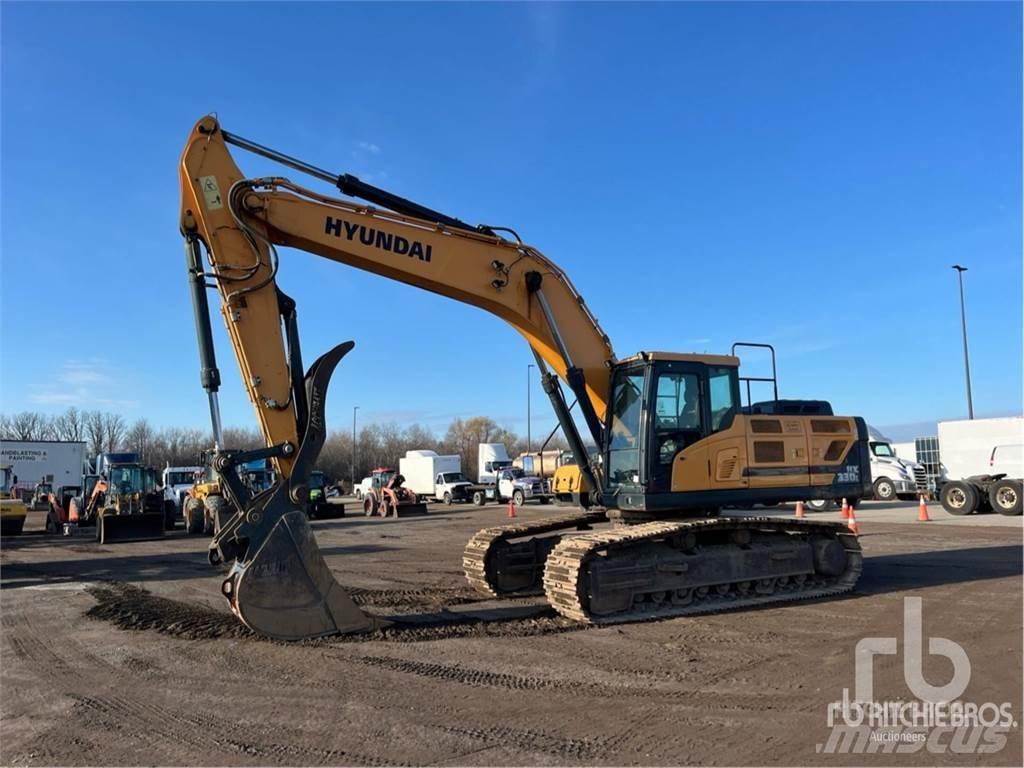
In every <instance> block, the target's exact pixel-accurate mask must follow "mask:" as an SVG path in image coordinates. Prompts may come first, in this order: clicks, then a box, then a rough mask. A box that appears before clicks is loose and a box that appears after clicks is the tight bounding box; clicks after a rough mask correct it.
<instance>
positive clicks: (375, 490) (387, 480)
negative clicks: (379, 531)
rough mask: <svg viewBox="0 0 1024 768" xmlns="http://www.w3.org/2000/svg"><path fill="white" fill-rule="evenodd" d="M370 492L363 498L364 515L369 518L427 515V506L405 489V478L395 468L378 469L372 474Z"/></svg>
mask: <svg viewBox="0 0 1024 768" xmlns="http://www.w3.org/2000/svg"><path fill="white" fill-rule="evenodd" d="M370 476H371V478H372V481H371V483H370V490H368V491H366V493H365V494H364V496H363V514H364V515H366V516H367V517H372V516H374V515H380V516H381V517H409V516H411V515H425V514H427V505H426V504H423V503H422V502H420V501H417V499H416V494H415V493H413V492H412V491H410V490H409V489H408V488H403V487H402V483H403V482H405V478H404V477H402V476H401V475H400V474H398V472H397V471H396V470H395V469H394V467H378V468H377V469H375V470H373V472H372V473H370Z"/></svg>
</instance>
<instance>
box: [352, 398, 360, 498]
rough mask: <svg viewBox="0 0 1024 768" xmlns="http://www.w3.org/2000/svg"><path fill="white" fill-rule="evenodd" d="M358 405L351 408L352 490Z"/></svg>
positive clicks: (354, 484)
mask: <svg viewBox="0 0 1024 768" xmlns="http://www.w3.org/2000/svg"><path fill="white" fill-rule="evenodd" d="M358 410H359V406H358V405H353V406H352V490H353V491H355V488H356V411H358Z"/></svg>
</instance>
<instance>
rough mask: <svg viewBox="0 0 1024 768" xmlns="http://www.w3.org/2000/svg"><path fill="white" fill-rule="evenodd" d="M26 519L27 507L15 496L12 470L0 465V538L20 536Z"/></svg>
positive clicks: (7, 466)
mask: <svg viewBox="0 0 1024 768" xmlns="http://www.w3.org/2000/svg"><path fill="white" fill-rule="evenodd" d="M26 517H28V506H27V505H26V504H25V502H24V501H22V500H21V499H19V498H17V496H16V495H15V490H14V469H13V467H12V466H11V465H10V464H0V536H20V535H21V532H22V530H23V529H24V528H25V518H26Z"/></svg>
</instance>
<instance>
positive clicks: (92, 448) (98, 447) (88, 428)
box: [82, 411, 106, 456]
mask: <svg viewBox="0 0 1024 768" xmlns="http://www.w3.org/2000/svg"><path fill="white" fill-rule="evenodd" d="M82 421H83V423H84V426H85V430H84V431H85V439H86V442H87V443H88V444H89V455H90V456H99V455H100V454H101V453H103V438H104V437H105V435H106V433H105V432H104V429H103V426H104V425H103V413H102V412H101V411H85V412H84V413H83V414H82Z"/></svg>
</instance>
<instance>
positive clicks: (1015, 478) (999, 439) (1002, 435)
mask: <svg viewBox="0 0 1024 768" xmlns="http://www.w3.org/2000/svg"><path fill="white" fill-rule="evenodd" d="M1022 445H1024V417H1021V416H1012V417H1008V418H999V419H961V420H958V421H940V422H939V455H940V457H941V459H942V464H943V467H944V468H945V479H944V481H943V482H942V483H941V486H940V491H939V498H940V500H941V501H942V506H943V508H944V509H945V510H946V511H947V512H949V513H950V514H953V515H968V514H970V513H972V512H978V511H982V510H984V509H986V508H989V507H991V509H993V510H995V511H996V512H999V513H1000V514H1004V515H1019V514H1020V513H1021V486H1022V478H1024V465H1022V464H1024V462H1022V461H1021V456H1022V450H1021V446H1022Z"/></svg>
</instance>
